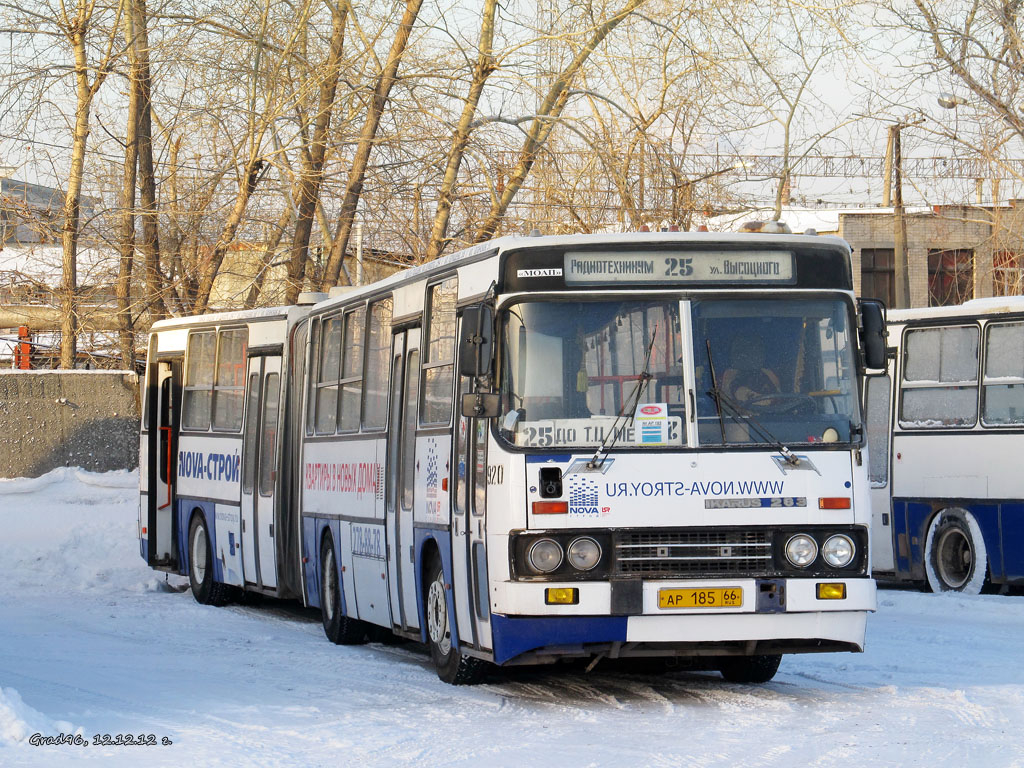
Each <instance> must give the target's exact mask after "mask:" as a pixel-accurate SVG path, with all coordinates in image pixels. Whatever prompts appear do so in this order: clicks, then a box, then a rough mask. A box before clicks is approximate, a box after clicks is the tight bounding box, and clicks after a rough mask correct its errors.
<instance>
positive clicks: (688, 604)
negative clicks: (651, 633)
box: [658, 587, 743, 608]
mask: <svg viewBox="0 0 1024 768" xmlns="http://www.w3.org/2000/svg"><path fill="white" fill-rule="evenodd" d="M742 605H743V588H742V587H715V588H709V589H661V590H658V607H659V608H739V607H741V606H742Z"/></svg>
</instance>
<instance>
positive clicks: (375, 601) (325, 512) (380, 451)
mask: <svg viewBox="0 0 1024 768" xmlns="http://www.w3.org/2000/svg"><path fill="white" fill-rule="evenodd" d="M384 451H385V439H384V437H383V435H382V436H381V437H380V438H379V439H370V440H367V439H358V440H345V439H344V438H339V439H337V440H329V441H327V440H318V441H313V442H307V443H306V444H305V447H304V451H303V461H304V466H303V472H302V478H303V481H302V482H303V493H302V503H303V512H304V514H306V515H315V516H318V517H325V518H330V517H335V518H340V521H341V522H340V536H339V539H340V541H337V542H335V545H336V546H337V547H338V548H339V553H338V554H339V557H340V561H341V565H342V567H343V568H344V569H345V570H344V571H343V572H342V585H343V589H344V591H345V601H346V604H347V605H348V606H350V612H352V608H354V609H355V611H354V612H352V613H353V615H355V616H358V618H360V619H363V620H365V621H370V622H373V623H375V624H380V625H381V626H390V624H391V607H390V601H389V599H388V582H387V564H386V560H385V554H386V548H385V547H386V542H385V533H384V472H383V466H384V465H383V460H382V459H383V455H384Z"/></svg>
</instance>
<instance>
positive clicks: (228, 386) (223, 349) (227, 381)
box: [213, 328, 249, 432]
mask: <svg viewBox="0 0 1024 768" xmlns="http://www.w3.org/2000/svg"><path fill="white" fill-rule="evenodd" d="M248 337H249V332H248V330H247V329H245V328H238V329H235V330H230V331H221V332H220V334H219V336H218V341H217V380H216V381H215V382H214V387H213V428H214V429H215V430H217V431H220V432H237V431H238V430H240V429H241V428H242V398H243V396H244V394H245V352H246V341H247V340H248Z"/></svg>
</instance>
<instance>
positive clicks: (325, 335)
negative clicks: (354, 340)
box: [316, 315, 341, 435]
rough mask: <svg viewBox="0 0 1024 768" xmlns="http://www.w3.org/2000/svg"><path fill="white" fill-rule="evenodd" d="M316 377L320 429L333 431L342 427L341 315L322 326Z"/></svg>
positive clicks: (326, 433) (318, 425) (329, 319)
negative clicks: (340, 417) (339, 377)
mask: <svg viewBox="0 0 1024 768" xmlns="http://www.w3.org/2000/svg"><path fill="white" fill-rule="evenodd" d="M319 352H320V360H319V364H318V366H317V379H316V382H317V383H316V433H317V434H318V435H333V434H334V433H335V432H336V431H337V427H338V375H339V373H340V372H341V369H340V365H341V315H335V316H334V317H331V318H328V319H327V320H324V322H323V323H322V324H321V326H320V349H319Z"/></svg>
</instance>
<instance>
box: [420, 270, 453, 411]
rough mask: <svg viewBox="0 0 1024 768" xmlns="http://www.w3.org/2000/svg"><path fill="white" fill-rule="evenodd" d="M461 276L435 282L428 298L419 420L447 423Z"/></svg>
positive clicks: (449, 408) (450, 407) (449, 409)
mask: <svg viewBox="0 0 1024 768" xmlns="http://www.w3.org/2000/svg"><path fill="white" fill-rule="evenodd" d="M457 297H458V278H456V277H449V278H448V279H446V280H444V281H442V282H440V283H437V284H436V285H432V286H431V287H430V289H429V293H428V301H427V312H426V317H427V344H426V348H425V350H424V355H423V402H422V404H421V408H422V413H421V416H420V423H422V424H447V423H448V421H449V419H450V418H451V413H452V387H453V386H454V384H455V303H456V299H457Z"/></svg>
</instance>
